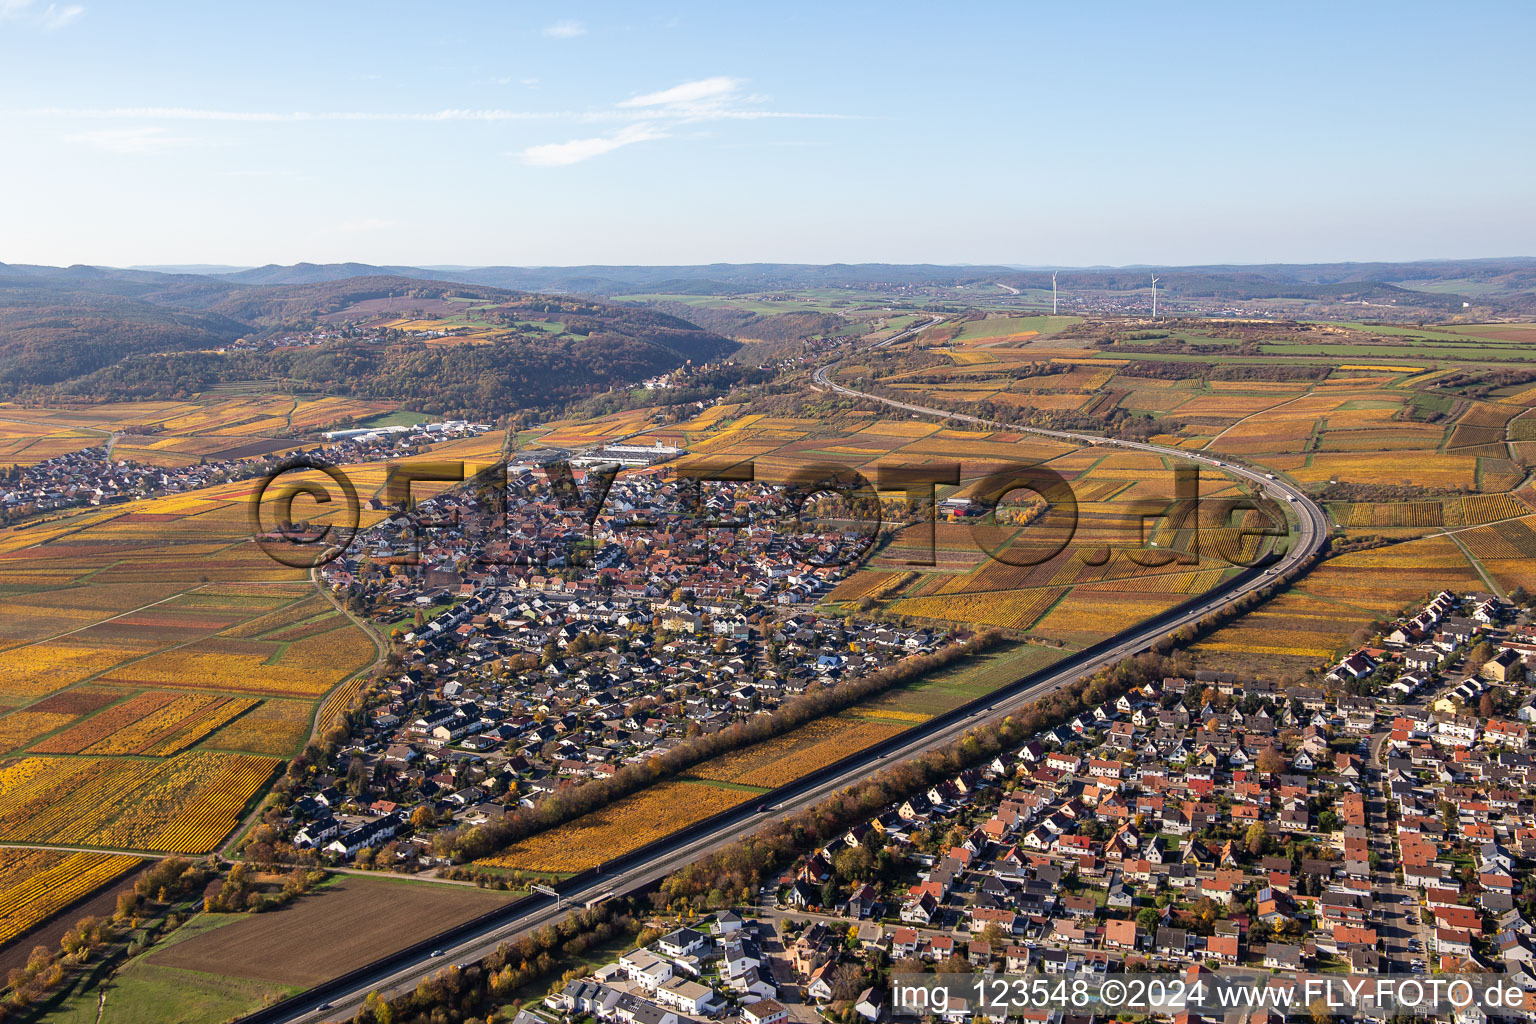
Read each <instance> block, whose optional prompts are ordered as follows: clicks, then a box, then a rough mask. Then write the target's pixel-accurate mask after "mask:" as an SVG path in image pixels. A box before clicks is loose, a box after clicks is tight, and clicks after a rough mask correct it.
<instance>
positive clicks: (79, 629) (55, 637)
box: [0, 583, 207, 651]
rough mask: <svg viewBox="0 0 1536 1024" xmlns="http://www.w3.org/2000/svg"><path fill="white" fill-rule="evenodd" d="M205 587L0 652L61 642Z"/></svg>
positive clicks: (184, 591)
mask: <svg viewBox="0 0 1536 1024" xmlns="http://www.w3.org/2000/svg"><path fill="white" fill-rule="evenodd" d="M205 586H207V584H204V583H199V584H198V585H197V586H195V587H188V588H187V589H186V590H183V591H181V592H180V593H176V594H172V595H171V596H170V597H163V598H161V599H160V600H158V601H151V602H149V604H145V605H140V606H139V607H137V608H130V609H128V610H127V611H125V612H118V613H117V614H116V615H110V616H108V617H107V618H104V619H97V620H96V621H94V622H88V623H86V624H85V625H84V626H79V627H77V628H75V629H68V630H65V631H64V632H62V633H55V634H53V635H52V636H45V637H40V638H38V639H36V640H29V641H27V642H26V643H21V644H16V645H15V646H14V647H0V651H19V650H24V649H26V648H28V647H36V646H38V645H40V644H46V643H51V642H52V641H54V640H62V639H64V638H65V637H68V636H74V635H75V634H76V633H83V632H85V631H86V630H88V629H94V628H95V627H97V626H100V625H102V624H103V623H107V622H114V621H116V620H117V619H121V618H124V617H126V616H129V615H137V614H138V613H139V612H142V611H145V610H146V609H149V608H153V607H155V606H156V605H161V604H165V603H166V602H167V601H174V600H176V599H177V598H180V597H186V596H187V595H188V594H190V593H193V592H194V591H198V590H201V589H203V587H205Z"/></svg>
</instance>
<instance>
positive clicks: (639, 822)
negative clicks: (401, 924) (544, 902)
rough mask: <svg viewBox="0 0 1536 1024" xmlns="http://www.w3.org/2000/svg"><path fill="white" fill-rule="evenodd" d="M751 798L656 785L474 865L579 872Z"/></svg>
mask: <svg viewBox="0 0 1536 1024" xmlns="http://www.w3.org/2000/svg"><path fill="white" fill-rule="evenodd" d="M752 798H753V792H752V791H751V790H747V789H727V788H725V787H723V786H712V785H710V784H709V783H707V782H693V781H681V782H662V783H658V784H656V785H654V786H651V787H649V788H647V789H644V790H641V791H640V792H639V793H635V794H634V795H632V796H627V797H625V798H624V799H622V800H618V801H615V802H614V803H612V804H609V805H608V806H607V807H604V808H602V809H601V810H598V811H593V812H592V813H591V814H587V815H583V816H582V817H580V818H577V819H576V820H575V821H571V822H568V823H566V824H564V825H561V826H560V827H559V828H555V829H550V830H549V831H547V832H541V833H540V834H538V835H536V836H533V837H531V838H528V839H524V840H522V841H521V842H518V843H514V844H513V845H512V846H510V847H508V848H507V849H506V850H504V851H502V852H501V853H499V854H497V855H496V856H494V857H489V858H486V859H485V860H482V861H479V862H478V863H481V864H485V865H489V866H491V867H499V868H517V869H521V870H523V871H547V872H552V873H561V874H566V873H572V872H576V871H585V870H586V869H587V868H592V867H596V866H597V865H599V864H601V863H603V862H604V861H607V860H612V859H613V858H615V857H618V856H621V855H623V854H626V853H628V852H629V851H631V850H637V849H639V848H640V847H642V846H644V845H645V844H646V843H648V842H651V841H652V840H654V839H661V838H663V837H665V836H668V835H670V834H672V833H673V832H676V831H677V830H678V829H680V828H684V827H686V826H688V825H691V824H693V823H694V822H696V821H703V820H704V819H705V818H707V817H709V816H710V815H711V814H716V813H718V812H720V811H724V810H728V809H730V808H732V807H735V806H736V805H737V804H740V803H745V802H746V801H748V800H750V799H752Z"/></svg>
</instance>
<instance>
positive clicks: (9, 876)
mask: <svg viewBox="0 0 1536 1024" xmlns="http://www.w3.org/2000/svg"><path fill="white" fill-rule="evenodd" d="M0 862H3V863H5V867H4V869H0V885H3V888H0V945H4V944H5V943H7V942H10V941H11V940H12V939H14V938H15V937H16V936H18V935H20V934H21V933H22V932H25V931H26V930H27V929H29V928H31V927H32V926H33V925H35V924H39V923H41V922H43V921H46V920H47V919H48V918H49V917H51V916H52V915H53V914H54V913H56V912H57V911H59V910H61V909H62V908H64V907H67V906H69V905H70V904H71V903H74V902H75V901H76V900H78V899H80V898H82V897H84V896H88V895H90V894H91V893H93V892H95V891H96V890H97V889H100V888H101V887H102V886H104V885H106V884H107V883H108V882H110V881H112V880H113V879H114V878H117V877H119V876H121V875H123V874H125V873H127V872H128V871H130V870H132V869H133V867H134V866H135V865H137V864H138V863H139V858H137V857H123V856H117V855H114V854H110V853H63V852H55V851H48V852H42V851H36V852H34V851H30V850H28V851H18V850H3V851H0Z"/></svg>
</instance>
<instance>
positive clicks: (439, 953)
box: [432, 949, 443, 957]
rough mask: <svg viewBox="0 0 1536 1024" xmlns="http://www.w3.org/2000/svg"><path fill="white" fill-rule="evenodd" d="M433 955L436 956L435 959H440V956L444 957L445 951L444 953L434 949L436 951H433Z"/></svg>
mask: <svg viewBox="0 0 1536 1024" xmlns="http://www.w3.org/2000/svg"><path fill="white" fill-rule="evenodd" d="M432 955H433V956H434V957H438V956H442V955H443V951H442V950H440V949H434V950H433V951H432Z"/></svg>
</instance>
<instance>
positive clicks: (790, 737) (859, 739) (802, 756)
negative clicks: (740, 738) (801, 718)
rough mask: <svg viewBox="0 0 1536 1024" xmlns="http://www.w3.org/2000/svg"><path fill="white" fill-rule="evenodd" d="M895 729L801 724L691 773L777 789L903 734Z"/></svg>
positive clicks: (843, 721)
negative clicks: (794, 728)
mask: <svg viewBox="0 0 1536 1024" xmlns="http://www.w3.org/2000/svg"><path fill="white" fill-rule="evenodd" d="M905 729H906V726H905V725H892V724H889V723H884V722H877V721H868V720H864V719H858V720H855V719H850V718H844V717H841V716H833V717H831V718H824V719H821V720H819V721H816V722H811V723H810V724H808V725H802V726H801V727H800V728H798V729H796V730H794V731H793V732H788V733H785V734H784V735H782V736H776V737H774V738H773V739H771V740H765V741H763V742H762V743H754V744H753V745H752V746H750V747H747V748H744V749H742V750H737V751H733V752H731V753H729V754H722V755H720V756H719V757H715V758H711V759H710V760H708V761H705V762H704V763H703V764H700V765H696V766H695V767H693V768H691V769H689V771H688V775H689V776H690V777H692V778H697V779H711V780H714V781H717V782H734V783H737V784H738V785H743V786H758V787H761V788H763V789H773V788H774V787H777V786H782V785H784V784H785V783H787V782H793V781H794V780H795V779H798V778H800V776H802V775H806V774H809V773H810V772H813V771H815V770H816V769H817V768H821V767H823V766H825V765H829V764H831V763H832V762H833V761H836V760H838V759H840V758H844V757H847V756H848V755H849V754H853V753H856V752H858V751H860V750H863V749H864V748H865V747H868V746H873V745H874V744H876V743H879V742H880V741H881V740H886V739H889V738H890V737H892V736H895V735H896V734H897V733H900V732H903V731H904V730H905Z"/></svg>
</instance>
